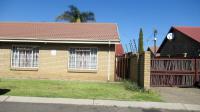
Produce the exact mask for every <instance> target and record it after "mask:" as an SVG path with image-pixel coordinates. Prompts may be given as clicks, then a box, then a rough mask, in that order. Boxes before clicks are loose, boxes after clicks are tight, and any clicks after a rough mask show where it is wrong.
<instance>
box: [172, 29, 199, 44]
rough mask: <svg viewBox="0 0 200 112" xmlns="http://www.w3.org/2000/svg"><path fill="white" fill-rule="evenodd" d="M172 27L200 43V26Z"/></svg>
mask: <svg viewBox="0 0 200 112" xmlns="http://www.w3.org/2000/svg"><path fill="white" fill-rule="evenodd" d="M174 29H176V30H178V31H180V32H182V33H183V34H185V35H187V36H188V37H190V38H192V39H194V40H196V41H197V42H199V43H200V27H174Z"/></svg>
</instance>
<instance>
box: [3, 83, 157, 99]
mask: <svg viewBox="0 0 200 112" xmlns="http://www.w3.org/2000/svg"><path fill="white" fill-rule="evenodd" d="M0 89H9V90H10V91H9V92H7V93H6V94H4V95H12V96H36V97H61V98H81V99H113V100H139V101H161V100H160V96H159V95H158V94H157V93H155V92H151V91H150V92H143V91H141V90H129V89H126V87H125V84H124V83H102V82H80V81H58V80H57V81H55V80H17V79H1V80H0Z"/></svg>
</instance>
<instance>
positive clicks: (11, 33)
mask: <svg viewBox="0 0 200 112" xmlns="http://www.w3.org/2000/svg"><path fill="white" fill-rule="evenodd" d="M0 39H34V40H95V41H99V40H106V41H109V40H119V38H118V31H117V25H116V24H111V23H59V22H52V23H47V22H46V23H45V22H27V23H26V22H22V23H21V22H20V23H17V22H15V23H12V22H0Z"/></svg>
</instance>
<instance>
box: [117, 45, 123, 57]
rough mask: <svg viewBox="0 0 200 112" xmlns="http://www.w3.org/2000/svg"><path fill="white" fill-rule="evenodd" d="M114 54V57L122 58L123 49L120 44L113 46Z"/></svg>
mask: <svg viewBox="0 0 200 112" xmlns="http://www.w3.org/2000/svg"><path fill="white" fill-rule="evenodd" d="M115 54H116V56H122V55H123V54H124V49H123V46H122V44H121V43H120V44H116V45H115Z"/></svg>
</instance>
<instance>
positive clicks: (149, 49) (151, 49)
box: [147, 46, 159, 53]
mask: <svg viewBox="0 0 200 112" xmlns="http://www.w3.org/2000/svg"><path fill="white" fill-rule="evenodd" d="M158 49H159V47H158V46H156V52H157V51H158ZM147 51H151V52H152V53H154V46H151V47H148V48H147Z"/></svg>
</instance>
